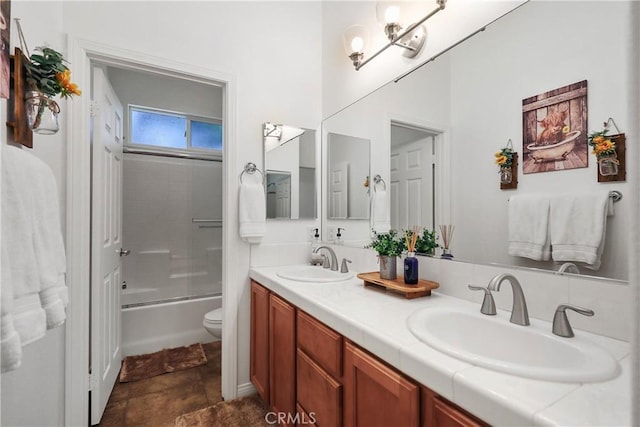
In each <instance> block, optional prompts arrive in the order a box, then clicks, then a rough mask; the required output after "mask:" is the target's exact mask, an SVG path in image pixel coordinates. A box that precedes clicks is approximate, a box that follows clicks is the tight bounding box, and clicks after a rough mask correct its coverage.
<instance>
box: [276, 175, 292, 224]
mask: <svg viewBox="0 0 640 427" xmlns="http://www.w3.org/2000/svg"><path fill="white" fill-rule="evenodd" d="M276 206H277V208H276V212H277V213H276V216H277V217H278V218H291V176H288V177H286V178H283V179H281V180H280V181H278V182H277V184H276Z"/></svg>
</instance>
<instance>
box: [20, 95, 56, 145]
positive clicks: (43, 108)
mask: <svg viewBox="0 0 640 427" xmlns="http://www.w3.org/2000/svg"><path fill="white" fill-rule="evenodd" d="M25 108H26V110H27V111H26V113H27V123H28V124H29V128H30V129H31V130H32V131H33V132H35V133H38V134H40V135H53V134H54V133H56V132H58V130H59V129H60V126H59V124H58V114H60V106H58V103H57V102H56V101H54V100H53V99H52V98H51V97H49V96H46V95H45V94H43V93H42V92H38V91H29V92H27V93H26V97H25Z"/></svg>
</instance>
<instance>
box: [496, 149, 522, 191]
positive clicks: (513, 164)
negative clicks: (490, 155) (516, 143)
mask: <svg viewBox="0 0 640 427" xmlns="http://www.w3.org/2000/svg"><path fill="white" fill-rule="evenodd" d="M494 157H495V163H496V164H497V165H498V167H499V170H498V173H499V174H500V189H501V190H506V189H514V188H518V153H516V152H515V151H513V142H511V139H509V141H507V145H506V147H504V148H503V149H501V150H500V151H498V152H497V153H496V154H495V155H494Z"/></svg>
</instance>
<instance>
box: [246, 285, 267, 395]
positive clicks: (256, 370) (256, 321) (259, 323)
mask: <svg viewBox="0 0 640 427" xmlns="http://www.w3.org/2000/svg"><path fill="white" fill-rule="evenodd" d="M250 365H251V366H250V371H249V372H250V375H251V382H252V383H253V385H254V386H255V388H256V390H257V391H258V394H260V397H262V400H264V401H265V402H266V403H267V404H269V291H268V290H267V289H266V288H264V287H262V286H260V285H259V284H258V283H256V282H254V281H253V280H252V281H251V361H250Z"/></svg>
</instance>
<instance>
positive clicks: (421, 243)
mask: <svg viewBox="0 0 640 427" xmlns="http://www.w3.org/2000/svg"><path fill="white" fill-rule="evenodd" d="M439 247H440V245H439V244H438V236H437V235H436V232H435V230H433V231H429V229H428V228H425V229H423V230H422V234H421V235H419V236H418V240H416V246H415V250H416V253H417V254H421V255H433V254H434V253H435V249H436V248H439Z"/></svg>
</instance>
